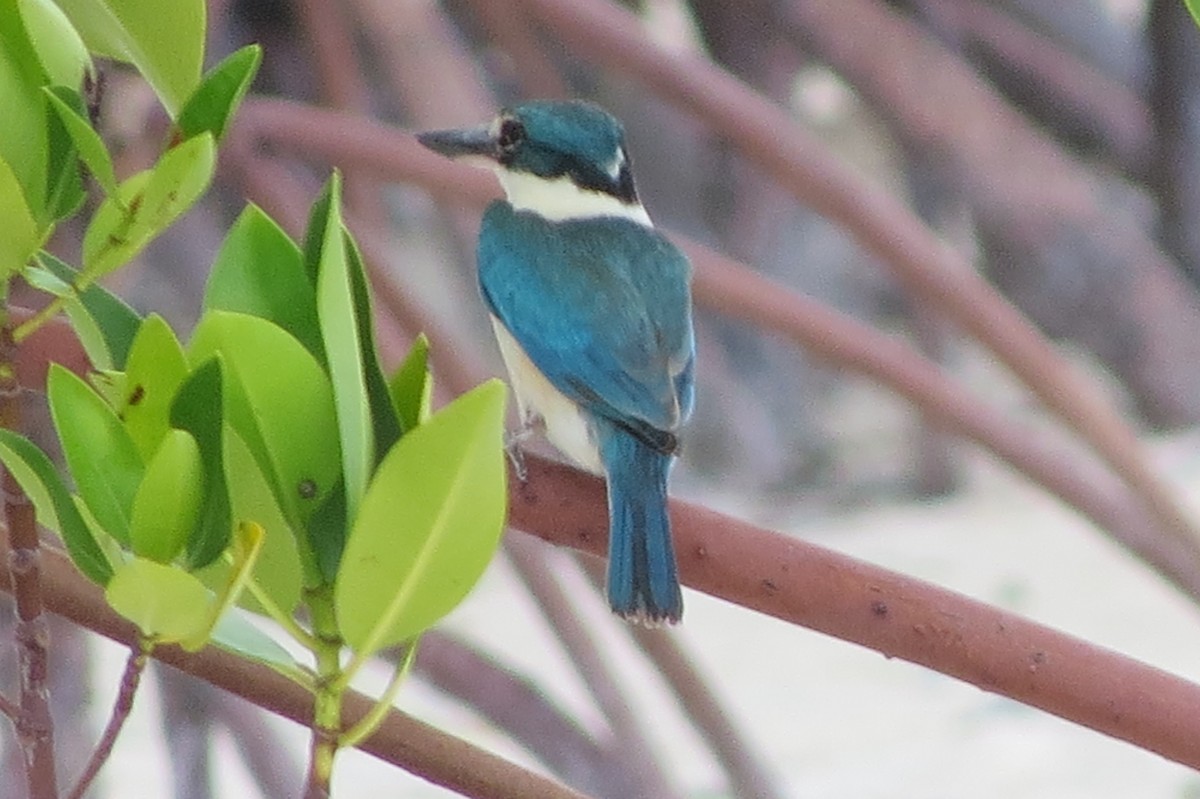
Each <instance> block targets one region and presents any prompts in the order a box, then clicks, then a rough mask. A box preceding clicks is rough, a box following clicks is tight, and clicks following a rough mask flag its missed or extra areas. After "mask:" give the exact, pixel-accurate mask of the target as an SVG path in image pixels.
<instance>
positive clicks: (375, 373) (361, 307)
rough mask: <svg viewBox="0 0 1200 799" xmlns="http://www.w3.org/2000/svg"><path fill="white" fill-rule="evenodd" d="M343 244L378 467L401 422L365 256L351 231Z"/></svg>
mask: <svg viewBox="0 0 1200 799" xmlns="http://www.w3.org/2000/svg"><path fill="white" fill-rule="evenodd" d="M342 241H343V244H344V246H345V248H346V262H347V266H348V267H349V272H350V289H351V296H352V297H353V299H354V320H355V323H356V324H357V325H358V340H359V342H360V344H361V349H362V373H363V382H364V384H365V385H366V389H367V405H368V407H369V409H370V414H371V425H372V429H373V431H374V435H375V441H374V450H375V453H376V457H375V463H373V464H371V465H372V467H374V466H376V465H377V464H378V462H379V461H380V460H381V459H382V458H383V455H384V453H386V452H387V451H388V450H390V449H391V448H392V445H393V444H395V443H396V440H397V439H398V438H400V433H401V428H400V419H399V417H398V416H397V415H396V408H395V406H394V405H392V401H391V395H390V394H389V392H388V383H387V380H386V379H385V378H384V376H383V367H381V366H380V365H379V353H378V350H377V349H376V347H375V323H374V317H373V315H372V312H371V293H370V289H369V286H368V284H367V270H366V266H365V264H364V263H363V259H362V254H361V253H360V252H359V250H358V245H357V244H356V243H355V242H354V237H353V236H351V235H350V231H348V230H346V228H345V226H343V227H342Z"/></svg>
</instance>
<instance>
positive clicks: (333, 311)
mask: <svg viewBox="0 0 1200 799" xmlns="http://www.w3.org/2000/svg"><path fill="white" fill-rule="evenodd" d="M340 191H341V179H340V178H339V176H338V174H337V173H336V172H335V173H334V174H333V176H332V177H330V179H329V183H328V184H327V185H326V188H325V195H326V196H328V203H327V206H326V212H325V216H324V233H323V235H322V237H321V252H320V256H319V259H318V265H317V316H318V318H319V319H320V322H321V337H322V339H323V340H324V342H325V353H326V355H327V356H328V358H329V378H330V381H331V382H332V384H333V396H334V400H335V401H336V402H337V425H338V433H339V437H340V441H341V448H342V473H343V478H344V481H345V489H346V508H347V513H348V517H349V518H351V519H352V518H354V514H355V512H356V511H357V509H358V503H359V502H360V501H361V500H362V496H363V494H364V493H365V492H366V490H367V481H368V480H369V479H370V478H371V469H372V467H374V465H375V434H374V430H373V426H372V423H371V408H370V403H369V401H368V399H367V385H366V379H365V377H364V375H363V368H362V364H363V347H362V341H361V339H360V338H359V335H358V332H359V328H358V321H357V319H356V318H355V307H354V296H353V288H352V283H351V277H350V270H351V264H350V262H349V259H348V258H347V254H346V247H345V244H344V241H343V238H342V217H341V200H340ZM310 235H312V234H311V233H310Z"/></svg>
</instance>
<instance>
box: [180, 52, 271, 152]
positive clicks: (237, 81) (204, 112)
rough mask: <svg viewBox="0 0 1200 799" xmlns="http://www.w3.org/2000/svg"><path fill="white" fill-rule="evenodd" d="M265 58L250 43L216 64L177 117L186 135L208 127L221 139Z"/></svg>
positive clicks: (189, 136)
mask: <svg viewBox="0 0 1200 799" xmlns="http://www.w3.org/2000/svg"><path fill="white" fill-rule="evenodd" d="M261 62H262V48H261V47H259V46H258V45H257V44H250V45H246V46H245V47H243V48H242V49H241V50H238V51H236V52H234V53H232V54H230V55H228V56H226V57H225V59H224V60H223V61H222V62H221V63H219V64H217V65H216V66H215V67H213V68H212V69H211V70H210V71H209V72H208V74H207V75H205V76H204V80H203V81H202V82H201V83H200V86H199V88H197V89H196V91H195V92H193V94H192V96H191V97H189V98H188V101H187V104H186V105H184V107H183V110H182V111H181V112H180V113H179V118H178V119H177V120H176V121H175V127H176V128H177V129H178V130H179V132H180V133H181V134H182V138H185V139H187V138H191V137H192V136H196V135H199V134H200V133H204V132H205V131H207V132H209V133H211V134H212V135H213V137H214V138H216V139H217V140H218V141H220V139H221V136H223V135H224V133H225V127H226V126H227V125H228V124H229V120H230V119H231V118H232V117H233V114H234V112H235V111H236V110H237V107H238V105H239V104H240V103H241V102H242V98H243V97H245V96H246V90H247V89H249V88H250V84H251V83H253V82H254V75H255V74H256V73H257V72H258V65H259V64H260V63H261Z"/></svg>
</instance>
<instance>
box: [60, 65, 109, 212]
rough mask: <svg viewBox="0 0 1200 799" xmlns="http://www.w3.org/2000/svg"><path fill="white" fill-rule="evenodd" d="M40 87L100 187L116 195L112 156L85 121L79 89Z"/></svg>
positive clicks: (90, 125)
mask: <svg viewBox="0 0 1200 799" xmlns="http://www.w3.org/2000/svg"><path fill="white" fill-rule="evenodd" d="M42 91H44V92H45V93H46V99H47V101H48V102H49V103H50V107H51V108H52V109H53V111H54V113H55V114H57V115H58V118H59V120H60V121H61V122H62V124H63V127H64V128H65V129H66V131H67V135H69V136H70V137H71V141H72V142H74V144H75V147H76V149H77V150H78V151H79V158H80V159H81V160H82V161H83V163H85V164H86V165H87V168H88V169H89V170H90V171H91V173H92V175H93V176H94V177H95V178H96V182H97V183H99V184H100V188H102V189H103V190H104V193H105V194H107V195H109V196H110V197H117V196H118V188H117V173H116V172H115V171H114V170H113V163H112V157H111V156H110V155H109V154H108V148H107V147H105V146H104V141H103V140H102V139H101V138H100V134H99V133H97V132H96V130H95V128H93V127H92V123H91V122H89V121H88V118H87V110H86V109H85V107H84V105H83V100H82V99H81V98H80V97H79V93H78V92H76V91H75V90H74V89H71V88H68V87H66V86H46V87H45V88H43V89H42Z"/></svg>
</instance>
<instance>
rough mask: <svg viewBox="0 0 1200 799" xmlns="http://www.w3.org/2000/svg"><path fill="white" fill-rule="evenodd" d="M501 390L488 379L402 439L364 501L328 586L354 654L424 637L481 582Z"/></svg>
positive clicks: (498, 499) (496, 512) (492, 536)
mask: <svg viewBox="0 0 1200 799" xmlns="http://www.w3.org/2000/svg"><path fill="white" fill-rule="evenodd" d="M505 391H506V389H505V387H504V384H503V383H501V382H500V381H498V380H491V381H488V382H487V383H484V384H483V385H481V386H479V387H478V388H476V389H474V390H472V391H470V392H468V393H467V394H464V395H463V396H461V397H459V398H458V399H457V400H456V401H454V402H453V403H451V404H450V405H448V406H447V407H446V408H444V409H443V410H442V411H440V412H439V413H436V414H434V415H433V416H432V417H431V418H430V419H429V421H428V422H426V423H425V424H424V425H421V426H420V427H418V428H417V429H416V430H414V431H412V432H411V433H409V434H407V435H406V436H404V437H403V438H401V439H400V441H399V442H398V443H397V444H396V446H394V447H393V448H392V450H391V451H390V452H389V453H388V454H387V456H386V457H385V458H384V459H383V462H382V463H381V464H380V466H379V469H378V470H377V472H376V474H375V478H374V479H373V480H372V482H371V486H370V489H369V490H368V491H367V494H366V496H365V497H364V498H363V502H362V505H361V507H360V508H359V512H358V516H357V518H356V519H355V521H354V526H353V527H352V528H351V532H350V538H349V540H348V541H347V542H346V551H345V552H344V553H343V555H342V562H341V568H340V570H339V571H338V576H337V582H336V583H335V587H334V603H335V606H336V609H337V620H338V627H339V629H340V630H341V631H342V635H343V637H344V638H345V639H346V642H347V643H348V644H349V645H350V646H351V647H353V648H354V649H355V650H356V651H358V652H361V653H367V654H370V653H374V652H377V651H379V650H380V649H382V648H384V647H387V646H391V645H394V644H397V643H400V642H402V641H406V640H409V639H410V638H412V637H413V636H415V635H417V634H418V633H420V632H421V631H422V630H425V629H427V628H428V627H430V626H431V625H433V624H434V623H435V622H437V621H438V619H440V618H441V617H442V616H444V615H445V614H447V613H449V612H450V610H452V609H453V608H454V606H455V605H457V604H458V603H459V602H460V601H462V599H463V597H465V596H466V595H467V592H468V591H470V589H471V588H472V587H473V586H474V585H475V583H476V582H477V581H478V579H479V577H480V576H481V575H482V574H483V570H484V568H485V567H486V566H487V564H488V562H489V561H490V560H491V558H492V555H493V553H494V552H495V549H496V546H497V545H498V544H499V542H500V535H501V533H502V532H503V529H504V515H505V501H506V493H505V471H504V448H503V443H502V439H503V430H504V426H503V425H504V398H505Z"/></svg>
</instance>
